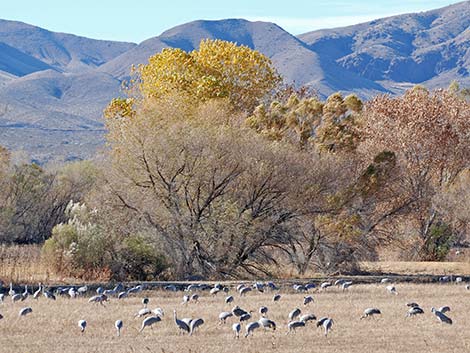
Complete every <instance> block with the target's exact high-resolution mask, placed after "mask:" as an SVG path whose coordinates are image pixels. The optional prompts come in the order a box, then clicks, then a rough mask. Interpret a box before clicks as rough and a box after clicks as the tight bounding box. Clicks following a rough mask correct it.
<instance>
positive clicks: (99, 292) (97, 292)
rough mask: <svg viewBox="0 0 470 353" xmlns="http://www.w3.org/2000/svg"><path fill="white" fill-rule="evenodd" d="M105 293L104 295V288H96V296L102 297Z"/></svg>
mask: <svg viewBox="0 0 470 353" xmlns="http://www.w3.org/2000/svg"><path fill="white" fill-rule="evenodd" d="M103 293H104V288H103V287H98V288H96V294H98V295H101V294H103Z"/></svg>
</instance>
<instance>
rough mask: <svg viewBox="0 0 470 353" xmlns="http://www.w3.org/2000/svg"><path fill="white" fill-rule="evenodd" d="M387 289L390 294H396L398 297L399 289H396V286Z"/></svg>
mask: <svg viewBox="0 0 470 353" xmlns="http://www.w3.org/2000/svg"><path fill="white" fill-rule="evenodd" d="M385 288H386V289H387V291H388V292H389V293H390V294H395V295H398V292H397V289H396V288H395V286H392V285H390V286H387V287H385Z"/></svg>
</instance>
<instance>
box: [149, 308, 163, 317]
mask: <svg viewBox="0 0 470 353" xmlns="http://www.w3.org/2000/svg"><path fill="white" fill-rule="evenodd" d="M152 313H154V314H155V315H157V316H160V317H163V316H165V312H164V311H163V309H162V308H155V309H153V310H152Z"/></svg>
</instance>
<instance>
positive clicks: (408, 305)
mask: <svg viewBox="0 0 470 353" xmlns="http://www.w3.org/2000/svg"><path fill="white" fill-rule="evenodd" d="M406 306H407V307H410V308H414V307H419V304H418V303H415V302H409V303H406Z"/></svg>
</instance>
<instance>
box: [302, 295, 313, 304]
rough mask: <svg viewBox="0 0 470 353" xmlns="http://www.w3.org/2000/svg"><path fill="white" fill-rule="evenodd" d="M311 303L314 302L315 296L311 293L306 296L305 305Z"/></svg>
mask: <svg viewBox="0 0 470 353" xmlns="http://www.w3.org/2000/svg"><path fill="white" fill-rule="evenodd" d="M310 303H313V297H312V296H311V295H307V296H306V297H304V305H308V304H310Z"/></svg>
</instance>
